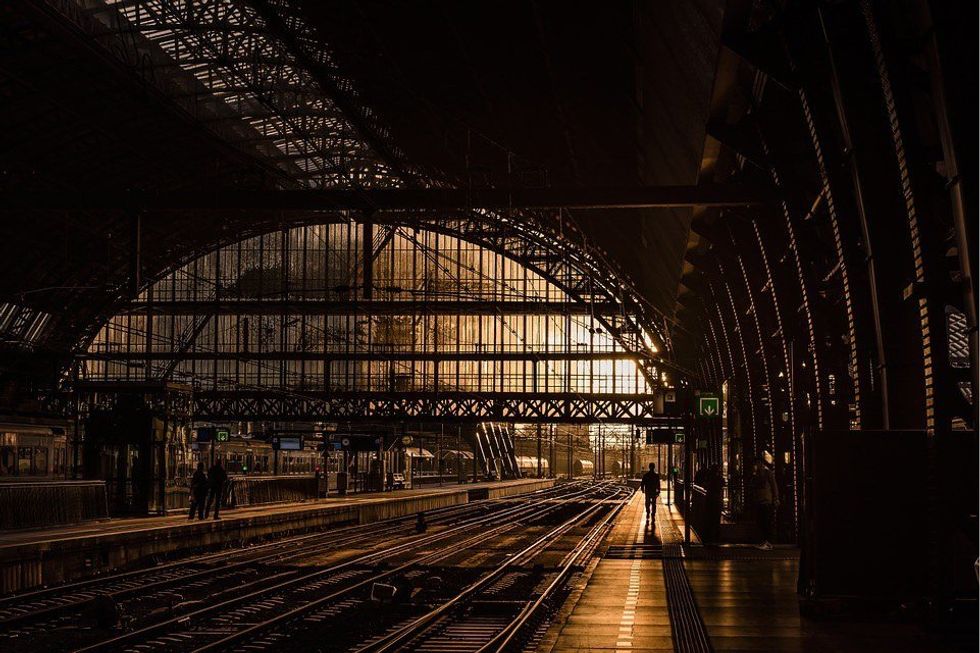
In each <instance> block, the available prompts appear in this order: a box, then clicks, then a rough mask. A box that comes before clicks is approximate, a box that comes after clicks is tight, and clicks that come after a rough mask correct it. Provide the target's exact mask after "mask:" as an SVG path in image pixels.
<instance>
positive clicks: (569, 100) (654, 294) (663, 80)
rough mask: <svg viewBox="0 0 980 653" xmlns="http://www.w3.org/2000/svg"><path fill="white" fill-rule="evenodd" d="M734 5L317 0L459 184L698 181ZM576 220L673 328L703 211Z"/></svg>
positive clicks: (398, 115)
mask: <svg viewBox="0 0 980 653" xmlns="http://www.w3.org/2000/svg"><path fill="white" fill-rule="evenodd" d="M722 8H723V3H722V2H721V1H720V0H692V1H685V2H629V1H624V0H619V1H614V2H602V3H596V2H587V1H578V2H576V1H572V2H569V1H567V0H566V1H538V2H528V1H526V0H523V1H517V0H508V1H504V2H458V1H450V0H431V1H428V2H409V3H394V2H379V1H368V2H364V1H357V2H355V1H352V0H350V1H348V0H345V1H330V2H322V1H320V0H317V1H307V2H305V4H304V5H303V10H304V12H305V15H306V16H307V17H308V20H309V21H310V22H311V23H312V24H313V25H314V26H315V27H316V28H317V29H318V30H319V32H320V34H321V35H322V37H323V39H324V40H325V41H326V42H327V43H329V44H330V47H331V48H332V50H333V52H334V54H335V56H336V57H337V63H338V66H339V67H340V68H341V69H342V70H344V71H345V72H347V73H348V74H349V75H351V76H352V77H353V79H354V81H355V83H356V86H357V88H359V89H360V90H361V93H362V94H363V96H364V98H365V101H366V103H367V104H368V105H369V106H371V107H373V108H374V109H375V110H377V111H378V112H379V113H380V114H381V115H382V117H383V119H384V122H385V123H387V124H388V125H390V127H391V129H392V134H393V137H394V140H395V141H396V142H397V143H398V144H399V146H401V148H402V149H403V150H404V151H405V153H406V155H407V157H408V158H409V159H410V160H412V161H413V162H415V163H418V164H420V165H423V166H425V167H427V168H428V169H430V170H434V171H439V172H441V173H442V174H443V175H444V176H445V177H447V178H448V180H449V181H452V182H454V183H464V184H467V183H473V184H476V185H480V184H486V183H493V184H500V185H502V184H506V183H508V170H510V172H511V180H510V182H509V183H516V184H524V185H542V184H548V183H550V184H552V185H554V186H575V185H592V186H616V185H636V184H690V183H694V182H695V181H696V175H697V170H698V164H699V162H700V157H701V147H702V144H703V142H704V126H705V122H706V116H707V106H708V101H709V98H710V94H711V84H712V77H713V72H714V66H715V58H716V54H717V49H718V34H719V31H720V26H721V15H722ZM574 217H575V219H576V220H578V221H579V223H580V224H582V225H583V226H584V227H586V229H587V230H588V232H589V233H591V234H592V236H593V238H594V240H595V244H597V245H599V246H600V247H602V248H604V249H605V250H606V251H608V252H609V253H610V254H611V255H612V258H614V259H615V260H616V261H617V262H618V263H619V264H620V265H622V266H623V267H624V268H625V269H626V270H627V271H628V272H630V273H631V274H632V275H633V277H634V278H635V280H636V282H637V283H638V284H639V287H640V288H641V290H643V291H644V292H645V294H646V295H647V297H648V298H649V299H650V300H651V301H652V302H653V304H654V305H655V306H656V307H658V308H659V309H660V310H662V311H663V312H665V313H668V314H671V313H672V312H673V309H674V300H675V294H676V290H677V283H678V279H679V276H680V270H681V260H682V257H683V255H684V250H685V246H686V243H687V236H688V228H689V223H690V211H689V210H670V209H661V210H646V211H642V212H638V211H622V212H616V211H603V212H601V213H594V212H580V213H579V214H576V215H575V216H574Z"/></svg>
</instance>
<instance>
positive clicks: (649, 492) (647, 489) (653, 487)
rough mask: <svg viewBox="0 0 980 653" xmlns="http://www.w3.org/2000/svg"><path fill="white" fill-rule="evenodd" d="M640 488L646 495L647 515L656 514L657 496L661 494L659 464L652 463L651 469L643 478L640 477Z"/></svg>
mask: <svg viewBox="0 0 980 653" xmlns="http://www.w3.org/2000/svg"><path fill="white" fill-rule="evenodd" d="M640 489H641V490H642V491H643V494H644V495H645V496H646V507H647V517H648V518H649V517H650V515H651V514H653V515H654V516H655V515H656V512H657V497H659V496H660V474H658V473H657V466H656V465H654V464H653V463H650V469H649V471H647V473H646V474H644V475H643V478H642V479H640Z"/></svg>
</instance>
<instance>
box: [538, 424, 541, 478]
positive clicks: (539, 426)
mask: <svg viewBox="0 0 980 653" xmlns="http://www.w3.org/2000/svg"><path fill="white" fill-rule="evenodd" d="M537 428H538V433H537V435H538V478H541V424H538V425H537Z"/></svg>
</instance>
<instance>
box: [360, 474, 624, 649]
mask: <svg viewBox="0 0 980 653" xmlns="http://www.w3.org/2000/svg"><path fill="white" fill-rule="evenodd" d="M600 487H601V486H600ZM604 506H605V504H602V503H597V504H594V505H593V506H591V507H589V508H588V509H587V510H585V511H583V512H580V513H578V514H576V515H575V516H573V517H572V518H570V519H568V520H566V521H564V522H563V523H561V524H560V525H558V526H556V527H555V528H553V529H552V530H551V531H549V532H548V533H546V534H544V535H542V536H541V537H540V538H538V539H537V540H535V541H534V542H532V543H531V544H529V545H528V546H527V547H525V548H524V549H522V550H521V551H519V552H518V553H516V554H514V555H513V556H511V557H509V558H508V559H507V560H506V561H504V562H503V563H502V564H501V565H499V566H497V567H496V568H495V569H494V570H492V571H491V572H489V573H487V574H484V575H483V576H481V577H480V578H479V579H478V580H477V581H475V582H473V583H471V584H470V585H468V586H467V587H466V588H464V589H463V590H462V591H461V592H460V593H459V594H457V595H456V596H455V597H453V598H452V599H450V600H449V601H446V602H445V603H443V604H442V605H440V606H439V607H438V608H435V609H434V610H431V611H430V612H428V613H426V614H424V615H422V616H421V617H419V618H417V619H415V620H414V621H413V622H411V623H410V624H407V625H405V626H403V627H402V628H400V629H398V630H396V631H394V632H393V633H391V634H389V635H386V636H385V637H384V638H382V639H380V640H378V641H375V642H372V643H371V644H369V645H367V646H364V647H361V648H359V649H356V651H355V653H387V652H388V651H393V650H395V649H397V648H398V647H399V646H401V645H402V644H403V643H405V642H406V640H409V639H411V638H413V637H418V636H419V635H422V634H424V633H425V631H426V630H427V629H429V628H431V626H432V624H433V622H435V621H436V620H437V619H438V618H439V617H441V616H442V615H444V614H446V613H447V612H448V611H449V610H451V609H453V608H455V607H458V606H460V605H461V604H463V603H465V602H466V601H468V600H470V599H471V598H472V597H473V596H474V595H476V594H478V593H479V592H480V591H481V590H483V589H485V588H486V587H487V586H488V585H489V584H490V583H492V582H494V581H496V580H497V579H498V578H500V577H501V576H502V575H503V574H504V573H506V572H507V571H508V570H509V569H511V568H513V567H514V565H515V564H521V563H522V562H524V561H526V560H529V559H533V558H534V556H536V555H538V553H540V552H541V550H543V549H544V548H546V547H547V546H548V544H550V543H551V542H553V541H554V540H556V539H557V538H559V537H561V536H562V535H564V534H565V533H567V532H568V531H569V530H571V528H572V527H573V526H574V525H575V524H578V523H580V522H581V521H582V520H584V519H588V518H589V517H591V516H592V515H594V514H595V513H597V512H599V511H600V510H602V509H603V508H604Z"/></svg>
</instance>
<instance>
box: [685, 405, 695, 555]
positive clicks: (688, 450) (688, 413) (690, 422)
mask: <svg viewBox="0 0 980 653" xmlns="http://www.w3.org/2000/svg"><path fill="white" fill-rule="evenodd" d="M684 395H685V396H684V400H685V401H684V404H683V406H684V407H683V411H684V544H690V543H691V484H692V483H693V482H694V469H693V467H694V465H693V464H692V458H693V447H692V446H691V438H693V437H694V433H693V431H694V419H693V415H692V411H693V410H694V406H693V404H694V402H693V401H691V400H690V399H691V398H690V396H689V395H688V393H687V392H685V393H684Z"/></svg>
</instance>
